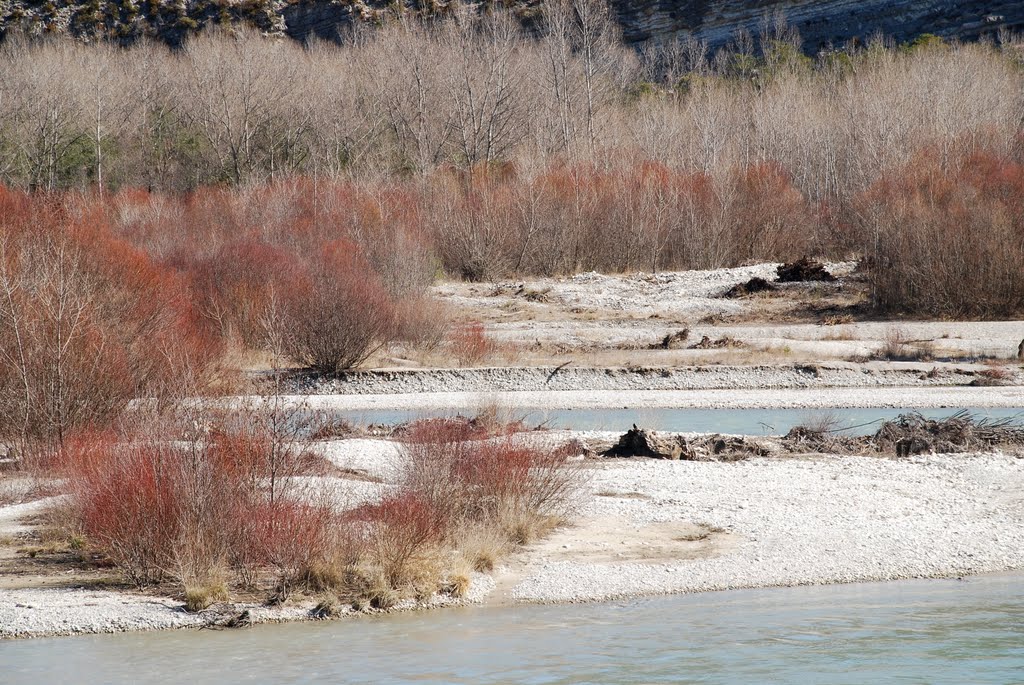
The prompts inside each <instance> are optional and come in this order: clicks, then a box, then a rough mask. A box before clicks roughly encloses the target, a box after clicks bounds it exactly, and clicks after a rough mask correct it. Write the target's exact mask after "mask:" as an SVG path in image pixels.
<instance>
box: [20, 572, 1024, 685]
mask: <svg viewBox="0 0 1024 685" xmlns="http://www.w3.org/2000/svg"><path fill="white" fill-rule="evenodd" d="M1022 581H1024V577H1022V576H1021V575H1019V574H1007V575H995V576H981V577H976V578H968V579H965V580H962V581H958V580H929V581H904V582H894V583H865V584H857V585H833V586H818V587H803V588H780V589H768V590H732V591H727V592H714V593H704V594H695V595H680V596H673V597H666V598H657V599H653V598H652V599H640V600H630V601H622V602H613V603H601V604H583V605H568V606H521V607H510V608H468V609H450V610H438V611H432V612H420V613H413V614H401V615H393V616H383V617H360V618H355V619H349V620H341V621H335V622H324V623H319V622H318V623H301V624H289V625H274V626H257V627H255V628H249V629H243V630H235V631H218V632H214V631H208V630H202V631H197V630H181V631H173V632H155V633H136V634H122V635H103V636H89V637H73V638H54V639H40V640H26V641H16V642H3V643H0V664H2V669H3V670H2V671H0V681H2V682H4V683H10V684H11V685H14V684H16V683H32V684H33V685H38V684H39V683H62V682H66V683H72V682H73V683H112V682H135V683H172V682H173V683H176V682H188V683H197V684H203V683H211V684H213V683H215V684H216V685H223V683H236V682H252V683H283V682H329V683H474V684H476V683H530V684H542V683H543V684H556V683H768V682H771V683H835V684H842V683H858V684H859V683H868V682H907V683H977V684H985V683H1001V684H1004V683H1020V682H1024V583H1022Z"/></svg>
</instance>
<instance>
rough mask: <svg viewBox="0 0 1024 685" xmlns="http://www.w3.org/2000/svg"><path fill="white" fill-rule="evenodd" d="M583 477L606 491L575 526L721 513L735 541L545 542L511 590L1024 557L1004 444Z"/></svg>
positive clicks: (680, 588) (901, 570)
mask: <svg viewBox="0 0 1024 685" xmlns="http://www.w3.org/2000/svg"><path fill="white" fill-rule="evenodd" d="M590 487H591V489H592V490H593V491H594V492H595V493H597V492H602V493H603V494H602V496H595V497H593V498H591V499H590V500H589V502H588V503H587V505H586V506H585V508H584V510H583V511H582V512H581V513H580V520H581V521H583V522H584V523H583V524H582V525H581V531H580V533H579V535H580V536H582V535H584V533H585V531H586V524H585V522H586V521H587V520H591V519H601V520H607V519H608V518H609V517H611V518H612V519H615V520H618V521H619V522H620V524H619V528H620V529H621V530H622V532H623V539H622V541H621V542H620V543H618V544H621V545H623V548H625V546H626V545H628V544H629V542H630V538H631V531H636V533H633V534H635V535H639V534H640V533H641V532H642V531H643V530H644V529H645V527H647V526H651V525H652V524H665V523H667V522H678V523H680V524H684V523H687V522H700V523H702V524H707V525H711V526H717V527H721V528H723V529H725V530H726V531H728V532H729V533H732V534H733V536H738V538H739V542H738V543H737V544H735V545H734V546H730V547H728V548H727V549H725V550H724V551H722V552H721V553H720V554H718V555H712V556H710V557H709V558H697V559H683V560H662V561H655V562H650V563H647V562H645V563H637V562H634V561H627V562H623V563H614V562H611V563H608V562H604V563H586V562H577V561H573V560H571V558H569V559H567V558H565V555H561V556H559V557H558V558H550V556H545V555H544V554H541V555H539V556H538V557H537V558H534V559H532V560H531V561H530V562H529V563H528V565H527V568H526V570H525V571H524V573H523V576H524V577H523V579H522V581H521V582H519V583H518V584H517V585H516V586H515V588H514V589H513V590H512V593H511V594H512V597H513V598H514V599H515V600H518V601H526V602H578V601H594V600H605V599H611V598H620V597H630V596H637V595H650V594H662V593H681V592H697V591H706V590H724V589H730V588H751V587H766V586H793V585H805V584H825V583H845V582H854V581H869V580H894V579H903V578H926V577H944V576H959V575H964V574H974V573H987V572H996V571H1010V570H1020V569H1022V568H1024V459H1018V458H1014V457H1011V456H1003V455H984V456H982V455H972V456H965V455H932V456H925V457H919V458H914V459H911V460H901V461H897V460H891V459H884V458H877V457H853V458H851V457H821V458H816V459H813V460H800V459H775V460H767V459H752V460H749V461H743V462H736V463H701V462H685V461H676V462H673V461H650V460H632V461H617V462H612V463H607V464H606V465H605V467H604V468H602V469H601V470H599V471H598V472H597V473H596V474H595V475H594V478H593V481H592V483H591V486H590ZM614 493H622V496H621V497H616V496H614ZM647 498H649V499H647ZM663 527H664V526H662V528H663ZM568 534H569V535H571V534H572V531H571V530H570V531H569V532H568ZM733 536H731V537H733ZM568 546H569V547H570V548H571V543H570V544H569V545H568ZM612 547H613V548H614V544H613V545H612ZM610 551H611V553H612V554H614V549H611V550H610Z"/></svg>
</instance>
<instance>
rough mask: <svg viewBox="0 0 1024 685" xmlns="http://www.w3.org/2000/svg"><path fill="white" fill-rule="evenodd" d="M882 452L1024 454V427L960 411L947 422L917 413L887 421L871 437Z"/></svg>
mask: <svg viewBox="0 0 1024 685" xmlns="http://www.w3.org/2000/svg"><path fill="white" fill-rule="evenodd" d="M872 442H873V444H874V446H875V448H876V449H877V450H878V451H880V452H895V453H896V455H897V456H901V457H905V456H908V455H911V454H920V453H922V452H941V453H954V454H957V453H964V452H989V451H993V450H1000V449H1001V450H1007V451H1012V452H1017V453H1021V452H1024V426H1022V425H1021V424H1020V422H1019V420H1015V419H1014V418H1006V419H992V420H990V419H977V418H975V417H974V416H973V415H971V414H970V413H969V412H966V411H961V412H957V413H956V414H953V415H952V416H950V417H947V418H944V419H929V418H925V417H924V416H922V415H921V414H919V413H917V412H913V413H910V414H902V415H900V416H899V417H897V418H896V419H894V420H893V421H886V422H885V423H883V424H882V427H881V428H879V429H878V432H877V433H875V435H874V437H873V438H872Z"/></svg>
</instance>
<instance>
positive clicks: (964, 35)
mask: <svg viewBox="0 0 1024 685" xmlns="http://www.w3.org/2000/svg"><path fill="white" fill-rule="evenodd" d="M611 2H612V4H613V6H614V8H615V10H616V12H617V14H618V17H619V21H620V23H621V24H622V28H623V33H624V35H625V38H626V40H627V41H628V42H630V43H643V42H646V41H655V42H657V41H663V40H666V39H671V38H673V37H677V36H684V35H687V34H689V35H692V36H694V37H696V38H699V39H701V40H704V41H707V43H708V44H709V45H710V46H712V47H717V46H720V45H724V44H725V43H727V42H728V41H729V40H730V38H731V37H732V35H733V34H734V33H735V32H736V31H737V30H738V29H741V28H745V29H747V30H748V31H750V32H751V33H752V34H754V35H757V34H758V32H759V31H760V26H761V24H762V22H763V19H764V17H765V16H766V15H771V14H772V13H773V12H775V11H782V12H783V14H784V15H785V16H786V19H787V21H788V22H789V24H790V25H791V26H794V27H796V28H797V29H798V30H799V31H800V35H801V36H802V37H803V39H804V48H805V50H807V51H808V52H811V53H813V52H817V51H818V50H819V49H821V48H824V47H826V46H828V45H830V44H831V45H835V46H840V45H842V44H843V43H846V42H847V41H849V40H852V39H860V40H864V39H867V38H870V37H871V36H872V35H873V34H875V33H882V34H884V35H886V36H890V37H892V38H895V39H896V40H898V41H904V40H911V39H913V38H915V37H916V36H919V35H921V34H922V33H934V34H936V35H938V36H942V37H944V38H960V39H963V40H976V39H978V38H980V37H982V36H985V35H994V34H996V33H998V32H999V30H1000V29H1009V30H1011V31H1012V30H1017V31H1019V30H1021V29H1024V2H1020V0H989V1H987V2H971V1H970V0H967V1H960V0H611Z"/></svg>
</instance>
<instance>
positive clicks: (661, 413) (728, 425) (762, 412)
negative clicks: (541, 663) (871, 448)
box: [331, 407, 1024, 435]
mask: <svg viewBox="0 0 1024 685" xmlns="http://www.w3.org/2000/svg"><path fill="white" fill-rule="evenodd" d="M911 411H919V412H920V413H921V414H923V415H924V416H926V417H928V418H943V417H947V416H952V415H953V414H955V413H957V412H959V411H964V409H962V408H946V409H914V408H912V407H910V408H906V409H883V408H859V409H820V410H815V409H694V408H684V409H531V408H526V407H524V408H516V409H512V410H510V411H509V414H510V416H511V417H512V418H514V419H522V421H523V423H524V424H526V425H527V426H529V427H533V426H546V427H548V428H567V429H572V430H610V431H625V430H627V429H628V428H629V427H630V426H632V425H633V424H636V425H638V426H640V427H641V428H648V429H651V430H660V431H678V432H695V433H729V434H737V435H781V434H785V433H787V432H788V431H789V429H790V428H792V427H793V426H798V425H800V424H806V423H808V422H809V421H815V420H818V419H821V418H823V417H829V418H830V419H833V420H834V421H835V427H836V429H837V430H840V431H842V432H843V433H844V434H846V435H869V434H871V433H874V432H875V431H877V430H878V426H879V424H880V423H881V422H882V421H885V420H888V419H894V418H896V417H897V416H899V415H900V414H906V413H908V412H911ZM966 411H968V412H970V413H971V414H972V415H973V416H975V417H976V418H978V419H1004V418H1012V419H1014V420H1015V423H1019V424H1024V408H1021V407H1017V408H971V407H968V408H966ZM457 413H458V411H456V410H449V411H445V410H417V411H410V410H391V409H368V410H353V411H336V412H331V416H333V417H335V418H338V419H344V420H346V421H348V422H350V423H353V424H356V425H362V426H365V425H369V424H385V425H395V424H399V423H404V422H407V421H413V420H415V419H422V418H428V417H438V416H454V415H456V414H457Z"/></svg>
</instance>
